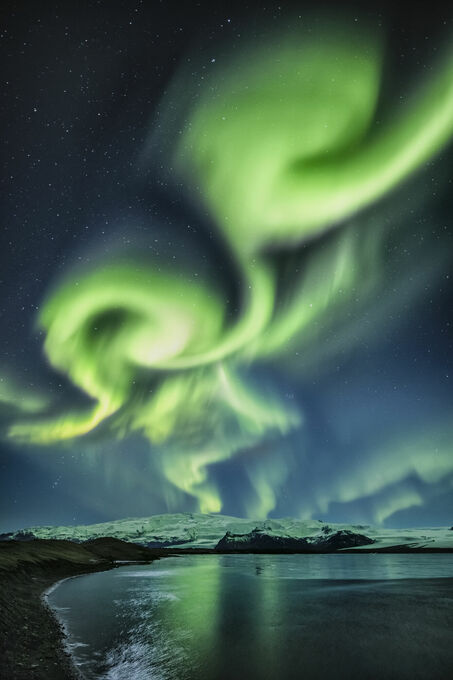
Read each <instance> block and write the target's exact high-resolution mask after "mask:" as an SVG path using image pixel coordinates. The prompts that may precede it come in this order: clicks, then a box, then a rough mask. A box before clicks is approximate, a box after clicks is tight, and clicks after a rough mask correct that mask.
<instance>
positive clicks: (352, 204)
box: [0, 1, 453, 531]
mask: <svg viewBox="0 0 453 680" xmlns="http://www.w3.org/2000/svg"><path fill="white" fill-rule="evenodd" d="M365 4H366V10H365V9H364V7H363V6H364V5H365ZM315 6H316V8H317V9H316V11H315V10H314V9H313V7H315ZM335 6H336V7H337V9H336V10H335V9H332V8H334V7H335ZM3 7H4V8H3V10H2V17H1V38H2V40H1V45H2V63H3V64H4V68H3V74H2V79H3V87H2V92H1V97H2V100H1V118H2V119H1V123H2V131H3V141H2V144H3V154H2V159H3V164H2V169H3V172H2V192H1V211H2V229H1V239H2V242H1V248H0V254H1V269H0V283H1V288H0V291H1V297H0V303H1V305H0V310H1V325H0V348H1V350H0V427H1V431H0V434H1V442H0V513H1V514H0V530H3V531H6V530H12V529H16V528H20V527H25V526H32V525H40V524H80V523H91V522H101V521H105V520H111V519H117V518H123V517H134V516H146V515H151V514H156V513H162V512H182V511H194V512H195V511H202V512H222V513H224V514H231V515H238V516H248V517H253V518H263V517H267V516H269V517H284V516H296V517H300V518H310V517H313V518H318V519H323V520H328V521H333V522H335V521H338V522H355V523H358V522H372V523H383V524H384V525H386V526H391V527H392V526H393V527H401V526H428V525H451V524H452V522H453V444H452V441H453V418H452V407H453V389H452V381H453V276H452V264H453V224H452V219H451V215H452V212H453V195H452V178H453V174H452V160H453V155H452V154H453V151H452V146H451V140H452V139H453V85H452V83H453V55H452V51H451V47H449V46H451V43H452V40H451V37H452V32H453V21H452V13H451V12H450V13H447V10H442V11H440V10H439V11H436V10H435V9H430V10H429V13H428V12H427V10H426V8H425V11H424V12H423V9H422V8H419V9H417V8H412V9H411V15H410V16H408V15H407V12H406V11H405V9H404V7H403V3H401V7H400V6H398V4H397V3H391V4H389V5H388V6H387V5H386V4H383V3H379V4H377V3H376V4H373V3H357V4H356V5H354V4H347V3H333V4H332V5H331V6H329V5H327V4H320V3H316V4H314V3H313V4H310V3H309V4H306V3H305V4H304V3H297V4H294V5H293V6H292V7H291V8H290V7H289V5H288V4H287V3H282V5H281V6H279V5H277V4H272V3H246V2H241V3H231V2H225V3H222V2H215V3H213V2H210V3H183V2H181V3H176V2H175V3H171V2H154V1H150V2H81V3H73V2H71V3H69V2H68V3H57V2H55V3H41V2H39V3H33V2H13V3H4V6H3ZM339 7H340V9H339Z"/></svg>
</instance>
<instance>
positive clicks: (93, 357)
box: [6, 23, 453, 517]
mask: <svg viewBox="0 0 453 680" xmlns="http://www.w3.org/2000/svg"><path fill="white" fill-rule="evenodd" d="M385 53H386V45H385V40H384V38H382V37H381V36H379V35H376V34H375V32H372V31H371V30H369V29H367V28H366V27H356V28H355V29H354V31H352V30H351V29H350V27H349V25H347V24H346V23H345V24H344V25H342V24H341V23H339V24H337V25H335V26H333V25H329V24H327V23H326V24H325V25H323V26H320V25H318V26H317V31H316V35H314V36H313V35H311V34H307V33H300V34H299V33H297V32H291V33H287V34H282V35H273V36H272V37H270V38H267V39H266V41H265V42H264V43H263V42H262V41H261V42H260V43H259V44H257V45H255V46H253V47H250V48H249V49H248V50H247V51H245V52H244V53H242V54H240V55H239V56H238V55H237V54H236V53H234V54H233V53H231V55H230V56H229V57H228V58H226V59H225V60H224V63H223V64H222V65H221V66H220V67H219V68H218V69H217V70H216V71H215V73H214V74H212V75H210V76H209V77H206V80H205V83H204V86H203V88H202V89H201V90H200V91H198V92H197V93H196V94H194V93H191V92H190V78H188V76H187V69H186V68H185V67H183V66H182V67H181V69H180V71H179V73H176V75H175V76H174V79H173V83H172V85H171V87H170V88H169V92H168V93H167V95H166V96H164V97H163V99H162V101H161V103H160V105H159V119H160V120H161V121H163V123H162V125H161V126H154V127H153V128H152V129H151V130H150V133H149V139H148V142H147V144H146V148H145V149H144V151H143V158H144V159H145V160H144V161H143V162H145V163H147V162H149V165H150V166H151V167H152V168H153V167H154V166H153V162H154V159H153V154H154V153H155V152H156V149H158V148H160V149H161V150H162V149H163V152H162V153H163V156H164V159H165V167H164V169H163V172H164V173H167V174H168V176H169V177H170V182H173V183H174V184H175V186H176V185H178V186H179V185H182V186H183V188H184V189H183V190H184V192H185V195H186V197H187V201H188V203H192V204H193V203H195V204H196V205H197V208H198V209H199V210H200V211H203V213H204V214H206V215H207V216H208V219H209V221H210V224H211V225H212V227H213V229H214V230H215V232H216V237H217V238H218V239H219V242H220V243H221V244H222V247H223V248H224V251H225V257H226V258H228V260H229V261H230V262H232V263H233V265H232V266H233V267H234V273H235V286H236V289H237V300H235V301H233V302H232V300H231V296H229V295H228V294H227V292H226V290H225V289H224V287H223V286H222V282H221V280H220V278H219V279H216V278H215V277H213V276H208V275H206V276H204V277H203V276H201V277H198V276H194V275H193V272H190V271H189V269H188V268H187V267H186V268H179V269H178V268H176V267H175V266H172V262H171V260H170V259H169V260H168V262H165V263H161V262H157V261H155V260H153V259H152V258H150V259H149V260H147V259H146V258H144V257H143V258H135V259H131V258H128V257H127V256H124V257H116V258H110V259H108V258H105V257H104V258H103V259H102V260H101V261H100V262H98V263H97V264H96V266H95V267H93V268H92V269H91V270H90V269H87V268H85V269H80V270H77V269H74V270H73V271H70V272H68V273H66V274H65V275H64V276H63V277H62V278H61V279H60V280H59V281H57V282H56V284H55V286H54V288H53V289H52V290H51V291H50V292H49V294H48V297H47V299H46V300H45V301H44V304H43V306H42V308H41V310H40V312H39V316H38V325H39V328H40V329H42V330H43V332H44V337H45V339H44V353H45V356H46V358H47V360H48V362H49V364H50V365H51V367H52V369H54V370H55V371H57V372H59V373H61V374H63V375H64V376H66V377H67V378H68V379H69V380H70V382H71V383H72V384H73V385H74V386H75V387H76V388H78V389H79V390H80V391H81V392H82V393H83V394H84V395H85V396H86V398H87V399H86V403H87V406H86V408H85V409H80V408H78V409H75V410H71V409H66V408H65V409H62V410H61V411H60V412H59V413H57V414H55V412H54V411H55V409H54V410H53V411H52V412H51V411H48V410H47V404H45V403H43V404H42V408H34V409H33V413H31V414H30V413H22V414H20V415H19V416H17V417H15V418H14V419H13V421H12V422H11V423H10V424H9V426H8V430H7V435H6V436H7V437H8V439H9V440H11V441H12V442H15V443H17V444H18V445H41V446H52V445H54V444H55V443H58V442H73V441H75V440H78V439H79V438H81V437H83V438H85V439H86V438H87V437H89V436H90V435H91V434H96V433H99V432H102V436H104V437H107V439H108V438H111V439H112V440H113V439H115V440H118V439H126V438H127V437H128V436H130V435H131V434H133V433H136V434H139V435H140V436H142V437H144V438H145V439H146V440H147V441H149V443H150V455H153V456H155V457H156V461H157V463H156V464H157V466H158V467H159V469H160V470H161V474H162V476H163V478H164V479H165V480H166V482H168V484H169V486H170V487H174V488H175V489H177V490H178V491H180V492H182V493H183V494H187V495H189V496H190V497H192V498H193V499H194V502H195V503H196V505H197V506H198V508H199V509H200V510H201V511H202V512H219V511H220V510H221V509H222V505H223V501H222V495H221V492H220V490H219V488H218V485H217V483H216V480H215V478H213V477H212V475H211V471H212V469H213V468H214V467H215V466H216V465H217V464H218V463H221V462H222V461H225V460H227V459H232V458H234V457H236V456H241V455H243V454H244V452H247V451H249V450H251V449H254V448H256V447H257V445H258V444H261V443H263V442H267V443H268V445H269V446H270V447H271V448H272V446H273V443H274V442H276V441H277V439H278V438H279V437H280V438H284V437H286V436H287V435H290V434H291V433H295V432H303V429H304V423H305V417H306V416H305V413H304V411H303V408H301V407H300V405H299V404H296V403H293V402H292V401H291V400H290V399H287V398H285V395H284V394H283V393H282V391H281V389H280V388H279V387H278V386H276V385H273V383H272V380H271V379H269V380H268V381H267V382H266V385H265V387H263V384H262V383H260V384H258V382H257V381H256V380H255V379H254V369H255V367H264V368H265V367H266V366H267V365H268V364H272V365H277V366H281V370H282V371H286V372H288V371H289V372H291V371H296V372H297V373H298V375H301V376H306V375H309V374H310V371H312V370H313V367H314V366H318V367H319V366H322V365H324V366H326V367H328V368H329V367H331V366H332V365H333V364H332V362H334V361H335V359H336V357H338V355H339V354H341V353H344V351H345V348H347V351H349V352H351V351H354V346H355V344H357V342H358V341H359V339H361V338H363V337H366V336H367V334H368V333H370V329H369V328H367V324H366V323H365V320H366V318H367V314H369V311H370V305H372V304H373V313H374V314H375V315H376V318H378V316H379V313H380V312H379V309H378V305H374V303H373V302H372V299H373V295H375V293H376V291H377V290H382V289H383V287H385V286H388V287H389V288H390V287H391V285H392V280H391V275H390V273H389V268H388V258H387V257H386V248H387V245H388V240H389V238H390V236H389V235H390V233H391V231H392V230H393V229H398V228H399V226H400V225H399V224H398V220H397V219H396V218H390V219H389V218H388V215H387V212H386V211H388V210H389V208H388V205H389V204H388V203H386V202H387V201H390V202H391V201H392V200H394V198H395V196H397V194H398V192H399V191H404V188H405V186H406V185H407V183H408V182H410V181H411V180H412V178H413V177H414V176H415V177H416V174H417V172H418V171H419V170H420V169H421V168H423V166H424V164H426V163H427V162H428V161H431V160H432V159H434V158H435V157H436V155H437V154H439V153H440V152H441V151H442V150H443V149H445V148H446V146H447V145H448V143H449V142H450V140H451V137H452V135H453V56H452V54H451V52H448V51H446V52H444V54H443V55H442V56H440V57H438V59H437V61H436V62H435V63H433V64H432V67H431V68H430V70H429V73H424V74H422V75H421V76H420V79H419V81H417V83H416V84H412V85H411V91H410V92H409V93H408V94H407V96H406V93H405V96H404V98H403V102H402V103H401V101H400V100H398V101H393V102H392V101H390V102H389V101H385V102H383V101H382V99H381V92H382V88H383V85H384V84H385V83H383V79H384V75H385V70H384V62H385ZM175 101H176V102H178V105H177V106H175ZM402 229H403V227H402ZM313 243H315V244H317V246H316V248H312V249H310V254H309V256H305V251H304V248H305V247H306V246H307V245H310V244H313ZM433 259H434V260H435V261H436V262H440V261H441V259H442V258H441V255H440V253H435V254H434V256H433ZM431 264H432V263H431V262H428V263H426V262H425V264H424V266H425V267H428V268H429V267H430V266H431ZM433 266H434V265H433ZM418 269H419V268H418V263H417V262H414V261H411V262H409V263H408V264H407V267H406V269H405V270H404V271H403V272H401V275H402V278H403V280H404V281H405V282H406V286H407V293H408V295H409V297H411V296H414V297H416V296H417V294H418V290H419V288H418V286H420V285H421V283H420V279H419V278H417V277H418V276H419V275H420V276H421V274H422V272H420V271H418ZM352 302H354V310H355V311H354V314H352V315H351V313H350V312H349V308H350V306H351V304H352ZM386 304H390V305H391V304H397V303H395V301H394V300H391V301H390V302H387V303H386ZM7 400H8V401H9V402H12V403H13V402H14V401H15V397H14V390H11V394H9V396H8V399H7ZM24 410H26V409H24ZM450 432H451V427H450V426H448V424H444V423H443V424H442V425H441V427H440V428H439V431H438V432H437V433H435V434H433V435H432V437H431V438H430V436H428V439H429V440H430V441H432V442H435V443H434V444H432V445H433V446H435V447H436V448H437V449H439V447H440V450H441V453H440V458H441V460H442V464H441V465H440V468H439V467H438V466H439V461H438V460H437V462H436V466H437V467H436V469H437V470H438V472H434V471H433V467H432V466H431V465H430V464H429V463H426V462H425V463H422V462H421V456H420V453H419V450H418V449H417V447H416V446H414V447H410V451H409V452H408V453H407V455H405V458H404V460H405V462H404V463H402V464H399V466H396V467H392V464H391V463H390V462H388V461H389V460H391V455H390V454H387V453H385V454H384V458H385V459H386V460H387V465H388V467H389V469H391V470H392V471H393V472H392V474H393V476H392V474H390V475H389V477H388V479H383V480H382V483H381V486H385V485H386V484H390V483H391V482H394V481H395V480H398V479H403V478H404V476H405V474H406V472H407V469H409V468H412V467H414V466H415V467H416V469H417V470H418V472H419V474H420V476H421V477H422V478H424V479H426V480H429V479H430V478H441V477H442V474H447V473H450V472H451V471H452V470H453V464H452V463H450V462H449V461H450V460H451V456H450V457H449V446H448V444H446V443H445V442H446V441H447V440H448V433H450ZM438 440H439V441H440V442H441V443H439V442H438ZM275 446H276V447H277V446H278V445H277V444H275ZM427 446H428V448H429V446H430V444H427ZM403 448H404V447H403ZM417 466H418V467H417ZM247 470H248V473H249V475H250V481H251V484H252V486H253V488H254V489H255V492H256V497H257V499H258V501H257V502H256V503H255V504H252V506H253V507H252V506H251V507H250V509H249V512H250V514H251V515H254V516H267V514H268V513H269V512H270V511H272V509H273V508H274V507H275V505H276V502H277V496H278V493H279V490H280V488H281V486H282V485H283V484H284V482H285V479H286V477H287V475H288V474H289V470H288V469H287V468H286V467H285V466H284V465H282V464H280V463H279V459H278V456H277V455H276V456H275V461H274V462H272V459H271V462H269V458H266V460H265V461H263V462H262V464H261V463H260V460H259V457H258V458H256V457H255V458H253V461H252V462H249V463H248V467H247ZM439 470H440V471H439ZM436 474H437V475H438V476H439V475H440V477H436ZM433 476H434V477H433ZM374 477H375V478H377V477H379V475H375V476H374ZM348 480H349V481H348ZM348 480H347V481H344V480H343V479H342V478H341V475H340V478H339V482H338V485H336V486H335V488H327V489H323V490H322V492H320V494H319V497H318V498H317V500H316V505H317V507H318V508H323V507H325V506H326V505H328V503H329V502H332V501H334V500H338V501H341V500H344V499H350V498H353V497H354V493H357V489H362V490H363V488H364V486H366V484H365V481H364V475H363V474H362V472H361V471H360V466H359V467H358V468H357V470H356V473H355V477H354V480H353V481H352V482H351V481H350V477H349V478H348ZM350 485H352V486H353V487H354V489H351V488H350ZM150 486H151V487H152V480H150ZM375 488H380V487H379V484H377V487H376V484H375V487H373V488H370V489H368V491H367V493H370V494H371V493H373V491H374V490H375ZM364 493H365V492H364ZM408 497H409V501H410V493H408ZM392 502H393V501H392V499H389V506H391V504H392ZM415 502H417V500H415ZM304 511H305V510H304V509H303V508H301V512H304ZM306 512H307V513H309V512H312V509H311V508H307V509H306ZM379 513H381V514H380V515H379ZM381 515H382V517H384V516H385V512H382V510H379V511H377V515H376V516H378V517H381Z"/></svg>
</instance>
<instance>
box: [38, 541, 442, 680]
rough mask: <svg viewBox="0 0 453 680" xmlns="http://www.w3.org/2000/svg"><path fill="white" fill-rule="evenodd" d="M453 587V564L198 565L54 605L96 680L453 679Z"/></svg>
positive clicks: (98, 582) (319, 560) (302, 561)
mask: <svg viewBox="0 0 453 680" xmlns="http://www.w3.org/2000/svg"><path fill="white" fill-rule="evenodd" d="M408 576H410V578H409V579H408ZM452 578H453V555H435V554H434V555H350V554H348V555H219V556H211V555H199V556H184V557H169V558H166V559H164V560H160V561H158V562H155V563H153V564H152V565H140V566H138V565H137V566H127V567H122V568H120V569H115V570H113V571H109V572H103V573H98V574H90V575H86V576H81V577H78V578H74V579H70V580H67V581H64V582H63V583H62V584H60V585H59V586H58V587H57V588H56V589H55V590H54V591H53V592H52V593H51V594H50V596H49V603H50V604H51V606H52V607H54V608H55V609H56V610H57V612H58V615H59V617H60V619H61V620H62V621H63V622H64V624H65V626H66V630H67V633H68V635H69V644H70V647H71V651H72V653H73V655H74V658H75V660H76V662H77V664H78V666H79V668H80V670H81V672H82V673H83V675H84V677H86V678H89V679H92V678H109V679H112V680H113V679H115V680H128V679H129V678H130V679H131V680H145V679H148V678H149V679H156V680H180V679H187V680H189V679H190V680H192V679H193V680H229V679H230V678H231V679H232V680H233V679H234V680H241V678H244V679H246V680H254V679H260V680H261V679H266V680H267V679H269V680H271V679H272V680H277V679H278V680H285V679H292V678H303V679H304V680H307V679H308V678H323V679H324V678H348V679H349V678H361V679H362V680H364V679H367V678H370V679H371V678H372V679H374V680H377V679H379V678H394V679H399V678H410V679H411V680H413V679H414V678H423V680H431V679H434V678H439V679H444V678H448V677H453V614H452V612H453V581H450V580H449V579H452Z"/></svg>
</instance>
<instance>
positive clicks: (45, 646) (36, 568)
mask: <svg viewBox="0 0 453 680" xmlns="http://www.w3.org/2000/svg"><path fill="white" fill-rule="evenodd" d="M159 553H160V551H156V550H148V549H146V548H143V547H141V546H137V545H135V544H132V543H126V542H123V541H119V540H117V539H109V538H106V539H97V540H94V541H89V542H87V543H85V544H75V543H71V542H70V541H52V540H49V541H46V540H35V541H29V542H23V543H21V542H16V541H8V542H4V543H0V676H1V677H2V678H5V680H68V679H69V680H75V678H77V677H78V674H77V671H76V669H75V668H74V666H73V665H72V661H71V658H70V657H69V655H68V654H67V653H66V652H65V650H64V645H63V642H64V632H63V630H62V629H61V626H60V625H59V623H58V622H57V620H56V619H55V617H54V615H53V613H52V612H51V610H50V608H49V607H48V606H47V604H46V602H45V598H44V593H45V591H46V590H48V589H49V588H50V587H51V586H52V585H53V584H54V583H56V582H58V581H59V580H61V579H64V578H67V577H70V576H76V575H79V574H83V573H89V572H93V571H103V570H107V569H112V568H114V567H115V566H117V565H116V562H117V561H121V562H125V561H126V562H127V561H131V562H135V561H143V562H150V561H152V560H154V559H157V558H158V557H159V556H160V554H159Z"/></svg>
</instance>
